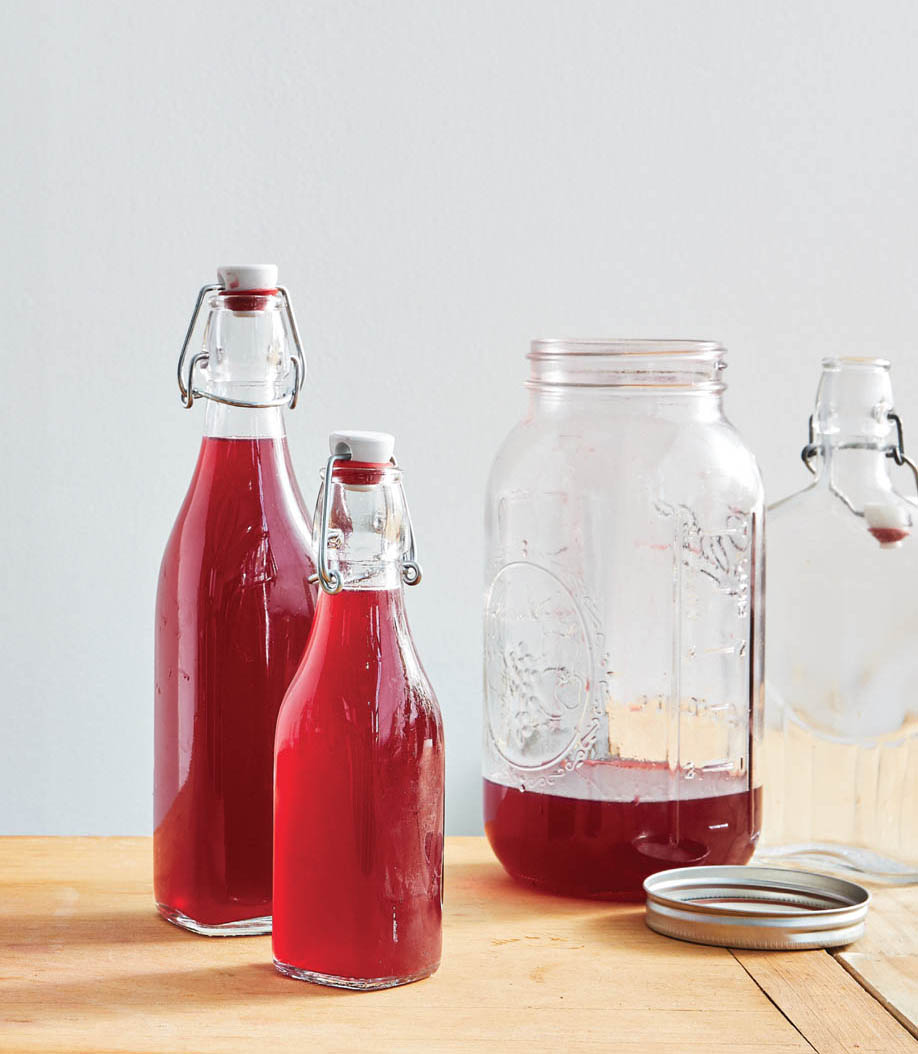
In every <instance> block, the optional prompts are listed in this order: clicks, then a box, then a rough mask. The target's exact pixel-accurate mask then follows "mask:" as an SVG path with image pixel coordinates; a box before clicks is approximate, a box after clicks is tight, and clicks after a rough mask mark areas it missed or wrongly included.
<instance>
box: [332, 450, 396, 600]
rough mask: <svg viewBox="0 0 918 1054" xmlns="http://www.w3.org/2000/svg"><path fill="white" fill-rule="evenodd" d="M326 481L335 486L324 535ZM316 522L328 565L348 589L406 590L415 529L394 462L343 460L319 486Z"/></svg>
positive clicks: (345, 588)
mask: <svg viewBox="0 0 918 1054" xmlns="http://www.w3.org/2000/svg"><path fill="white" fill-rule="evenodd" d="M326 486H330V487H331V488H332V490H331V495H330V505H329V509H328V522H327V524H324V538H323V522H324V519H325V488H326ZM313 523H314V524H315V528H314V529H315V532H316V538H315V541H316V549H317V551H320V552H322V551H324V553H325V559H326V564H327V570H328V571H329V572H332V573H333V574H337V575H338V576H340V580H341V588H342V590H343V591H368V590H387V591H397V592H399V593H401V590H402V583H403V581H404V578H403V569H404V561H405V559H406V558H407V557H408V554H409V553H410V552H411V528H410V524H409V520H408V509H407V504H406V502H405V494H404V491H403V489H402V482H401V472H400V471H399V469H397V468H396V467H395V466H394V465H371V464H365V463H361V462H338V463H337V464H336V465H335V467H334V470H333V473H332V478H331V481H330V482H329V481H328V480H325V481H324V482H323V485H322V488H321V490H320V491H319V500H318V504H317V506H316V514H315V518H314V520H313ZM323 547H324V549H323Z"/></svg>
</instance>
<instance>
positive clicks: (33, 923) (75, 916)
mask: <svg viewBox="0 0 918 1054" xmlns="http://www.w3.org/2000/svg"><path fill="white" fill-rule="evenodd" d="M258 939H259V938H257V937H232V938H229V937H199V936H197V935H196V934H193V933H189V932H188V931H187V930H183V929H180V928H179V927H178V926H173V925H172V924H171V923H169V922H166V920H165V919H163V918H161V917H160V916H159V915H158V914H157V911H156V908H155V907H154V906H153V904H152V903H151V904H150V905H149V907H134V908H127V909H125V908H122V909H121V910H119V911H106V912H102V911H91V912H79V911H75V910H73V909H67V910H61V909H58V913H57V914H55V913H52V912H51V911H49V912H48V913H47V914H41V915H0V950H2V949H8V948H21V949H22V950H25V949H26V948H40V947H44V948H46V949H47V948H50V947H54V948H59V947H61V946H68V945H75V944H137V943H142V944H162V943H164V942H168V941H176V940H183V941H186V940H190V941H223V940H241V941H255V940H258ZM261 939H264V938H261Z"/></svg>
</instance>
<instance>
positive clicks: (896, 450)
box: [800, 410, 918, 488]
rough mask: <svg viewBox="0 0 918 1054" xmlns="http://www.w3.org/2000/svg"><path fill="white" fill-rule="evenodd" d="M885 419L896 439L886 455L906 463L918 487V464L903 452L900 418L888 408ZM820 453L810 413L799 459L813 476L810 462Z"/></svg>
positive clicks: (821, 449)
mask: <svg viewBox="0 0 918 1054" xmlns="http://www.w3.org/2000/svg"><path fill="white" fill-rule="evenodd" d="M886 420H887V421H888V422H889V423H890V425H891V426H893V427H895V429H896V441H895V443H894V444H892V445H890V446H887V447H886V449H885V453H886V456H887V457H888V458H892V460H893V461H895V463H896V464H897V465H907V466H908V467H909V468H910V469H911V470H912V475H913V476H914V477H915V486H916V488H918V464H916V463H915V461H913V460H912V458H910V457H909V456H908V454H906V452H905V435H904V433H903V431H902V419H901V418H900V417H899V415H898V414H897V413H893V411H892V410H890V411H889V412H888V413H887V414H886ZM849 445H851V444H849ZM822 453H823V448H822V444H821V443H817V442H816V428H815V424H814V421H813V415H812V414H810V422H809V434H808V436H807V442H806V445H805V446H804V448H803V449H802V450H801V451H800V459H801V461H802V462H803V463H804V465H806V467H807V468H808V469H809V471H810V472H811V473H812V474H813V475H814V476H815V475H816V469H814V468H813V465H812V463H811V462H812V461H813V459H814V458H816V457H819V456H820V455H821V454H822Z"/></svg>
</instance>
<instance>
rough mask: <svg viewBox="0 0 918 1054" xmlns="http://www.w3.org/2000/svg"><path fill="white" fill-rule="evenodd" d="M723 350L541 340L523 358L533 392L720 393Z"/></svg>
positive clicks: (692, 343)
mask: <svg viewBox="0 0 918 1054" xmlns="http://www.w3.org/2000/svg"><path fill="white" fill-rule="evenodd" d="M725 354H726V349H725V348H724V347H723V346H722V345H721V344H718V343H717V342H716V341H712V340H672V339H666V340H650V339H628V340H618V339H616V340H608V339H598V338H585V339H579V338H578V339H562V338H540V339H538V340H534V341H532V344H531V346H530V351H529V354H528V355H527V356H526V357H527V358H528V359H529V362H530V364H531V366H530V377H529V381H528V382H527V385H528V386H529V387H532V388H555V387H580V388H636V389H642V388H643V389H648V390H656V391H658V390H660V389H670V390H689V391H698V392H713V393H718V392H722V391H723V390H724V388H725V384H724V382H723V381H722V380H721V379H720V375H721V372H722V371H723V370H724V369H725V368H726V363H725V362H724V355H725Z"/></svg>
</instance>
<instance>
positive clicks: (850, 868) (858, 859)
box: [753, 842, 918, 886]
mask: <svg viewBox="0 0 918 1054" xmlns="http://www.w3.org/2000/svg"><path fill="white" fill-rule="evenodd" d="M753 863H754V864H764V865H766V866H771V867H799V868H806V869H807V870H810V871H830V872H832V873H834V874H837V875H840V876H841V877H842V878H850V879H853V880H855V881H857V880H861V879H862V880H864V881H867V882H884V883H886V884H887V885H893V886H908V885H911V884H913V883H918V866H915V865H911V864H907V863H903V862H902V861H900V860H893V859H891V858H890V857H887V856H883V855H882V854H880V853H875V852H872V851H871V850H870V849H862V848H860V847H859V846H850V845H839V844H837V843H835V842H810V843H800V844H798V845H778V846H772V845H766V846H762V847H761V848H760V849H759V851H758V852H757V853H756V854H755V859H754V860H753Z"/></svg>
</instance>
